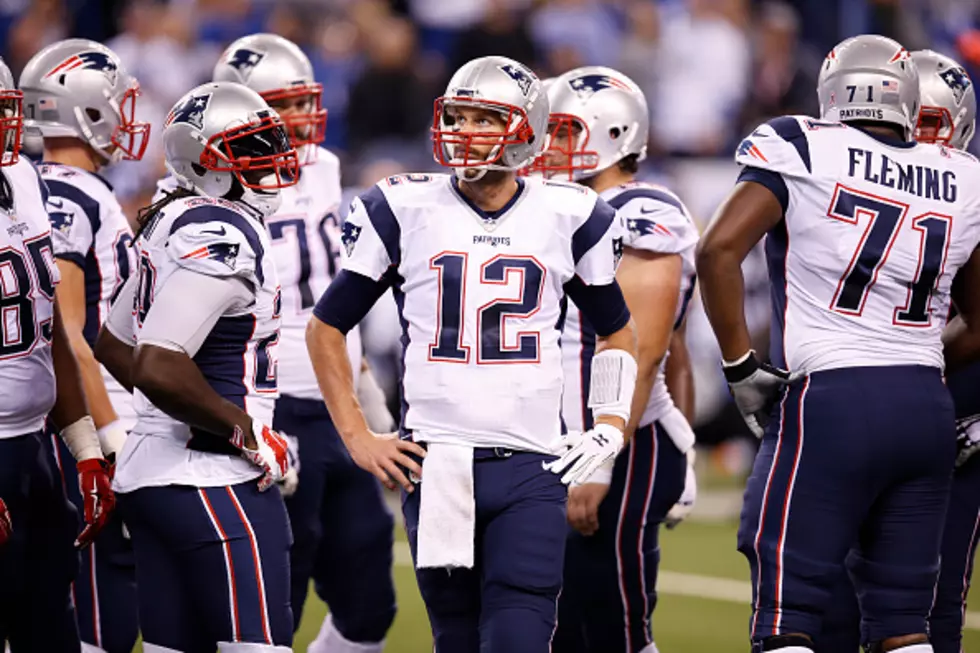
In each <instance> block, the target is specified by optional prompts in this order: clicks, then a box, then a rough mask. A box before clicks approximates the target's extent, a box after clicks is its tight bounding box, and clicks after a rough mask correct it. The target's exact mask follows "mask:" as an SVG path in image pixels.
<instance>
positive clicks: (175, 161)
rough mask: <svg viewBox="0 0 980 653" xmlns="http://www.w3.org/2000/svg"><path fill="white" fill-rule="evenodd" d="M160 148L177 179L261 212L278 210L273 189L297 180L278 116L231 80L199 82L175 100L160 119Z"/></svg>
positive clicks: (296, 162) (292, 151) (292, 153)
mask: <svg viewBox="0 0 980 653" xmlns="http://www.w3.org/2000/svg"><path fill="white" fill-rule="evenodd" d="M163 148H164V154H165V157H166V165H167V169H168V170H170V172H171V173H172V174H173V175H174V177H175V178H176V179H177V182H178V184H180V185H181V186H184V187H185V188H189V189H191V190H193V191H195V192H198V193H201V194H202V195H207V196H209V197H220V198H224V199H227V200H232V201H240V202H243V203H244V204H247V205H248V206H250V207H252V208H253V209H255V210H256V211H258V212H259V213H260V214H262V215H263V216H264V217H265V216H269V215H272V214H273V213H275V212H276V210H278V208H279V200H280V198H279V189H281V188H285V187H287V186H292V185H293V184H295V183H296V182H297V180H298V174H299V160H298V158H297V155H296V150H295V149H294V148H293V146H292V145H291V144H290V142H289V136H288V135H287V134H286V126H285V124H284V123H283V121H282V119H281V118H280V117H279V115H278V114H277V113H276V112H275V111H273V110H272V108H270V107H269V105H268V104H267V103H266V101H265V100H263V99H262V97H261V96H260V95H259V94H258V93H256V92H255V91H253V90H252V89H250V88H247V87H245V86H242V85H241V84H236V83H234V82H211V83H208V84H202V85H201V86H198V87H197V88H195V89H193V90H191V91H190V92H188V93H187V94H186V95H185V96H184V97H182V98H181V99H180V100H178V101H177V104H175V105H174V108H173V109H171V110H170V114H169V115H168V116H167V120H166V122H165V123H164V127H163Z"/></svg>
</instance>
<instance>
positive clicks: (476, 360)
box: [343, 174, 617, 452]
mask: <svg viewBox="0 0 980 653" xmlns="http://www.w3.org/2000/svg"><path fill="white" fill-rule="evenodd" d="M518 183H519V186H520V189H519V191H518V192H517V194H516V195H515V196H514V198H513V199H512V200H511V201H510V202H508V204H507V205H506V206H505V207H503V208H502V209H501V210H500V211H497V212H496V213H495V214H493V215H490V214H487V213H485V212H484V211H481V210H480V209H479V208H478V207H476V206H475V205H474V204H473V203H472V202H471V201H469V200H468V199H467V198H466V197H465V196H463V194H462V193H461V192H460V191H459V189H458V187H457V186H456V182H455V178H454V177H453V176H451V175H446V174H437V175H414V174H413V175H398V176H395V177H389V178H388V179H387V180H383V181H381V182H379V183H378V185H377V186H375V187H374V188H372V189H371V190H369V191H367V192H366V193H364V194H363V195H361V196H360V197H359V198H357V199H356V200H354V202H353V205H352V206H351V212H350V215H349V216H348V218H347V221H346V222H345V223H344V227H343V242H344V246H345V248H346V250H347V252H348V254H349V259H348V260H347V261H345V264H344V267H345V269H348V270H351V271H353V272H356V273H359V274H362V275H365V276H368V277H370V278H372V279H376V280H377V279H381V278H382V277H384V276H385V275H388V277H387V278H388V279H389V280H391V281H392V283H393V290H394V294H395V301H396V303H397V305H398V308H399V314H400V318H401V324H402V332H403V335H402V344H403V347H404V354H403V360H404V372H403V379H402V388H403V399H404V406H403V422H402V426H403V428H404V429H406V430H408V431H411V432H413V437H414V438H415V439H416V440H418V441H427V442H450V443H454V442H455V443H460V442H462V443H465V444H467V445H469V446H474V447H507V448H511V449H516V450H523V451H536V452H547V451H548V445H549V444H550V443H551V442H552V441H553V440H554V439H555V438H556V437H557V436H558V435H559V434H560V432H561V428H560V410H561V393H562V368H561V350H560V349H559V342H558V341H559V336H560V328H561V327H560V321H561V318H562V297H563V296H564V294H565V290H564V285H565V284H566V282H568V281H570V280H572V279H573V277H576V276H577V277H579V279H580V280H581V282H584V283H585V284H588V285H605V284H609V283H611V282H612V281H613V279H614V276H615V258H616V257H615V251H614V250H615V244H614V238H615V235H616V233H617V229H616V222H615V211H614V210H613V209H612V208H611V207H610V206H609V205H608V204H606V202H604V201H602V200H601V199H600V198H599V197H598V196H597V195H596V194H595V193H594V192H592V191H591V190H588V189H586V188H584V187H582V186H579V185H577V184H568V183H562V182H554V181H544V180H541V179H536V178H528V179H521V180H519V181H518Z"/></svg>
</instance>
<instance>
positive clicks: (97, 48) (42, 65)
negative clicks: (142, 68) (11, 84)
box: [20, 39, 150, 162]
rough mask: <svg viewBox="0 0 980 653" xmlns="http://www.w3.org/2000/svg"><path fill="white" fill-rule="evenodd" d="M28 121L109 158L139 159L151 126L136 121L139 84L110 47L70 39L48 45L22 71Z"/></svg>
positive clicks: (45, 133)
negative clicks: (79, 142) (83, 143)
mask: <svg viewBox="0 0 980 653" xmlns="http://www.w3.org/2000/svg"><path fill="white" fill-rule="evenodd" d="M20 88H21V90H22V91H23V92H24V104H25V105H26V111H27V117H28V120H27V122H26V124H27V125H28V126H32V127H36V128H38V129H39V130H40V132H41V135H42V136H44V137H45V138H58V137H68V138H77V139H79V140H81V141H83V142H85V143H87V144H88V145H90V146H91V147H92V149H93V150H95V152H96V153H97V154H98V155H99V156H101V157H102V158H103V159H104V160H105V161H106V162H115V161H119V160H122V159H129V160H138V159H140V158H141V157H142V156H143V152H144V151H145V150H146V144H147V141H148V139H149V135H150V125H149V123H145V122H137V121H136V119H135V115H136V98H137V96H139V92H140V91H139V83H137V81H136V79H134V78H133V77H132V76H131V75H130V74H129V73H128V72H126V69H125V68H124V67H123V65H122V62H120V61H119V57H117V56H116V54H115V53H114V52H113V51H112V50H110V49H109V48H107V47H105V46H104V45H101V44H100V43H96V42H95V41H89V40H87V39H68V40H66V41H59V42H57V43H54V44H52V45H49V46H48V47H46V48H44V49H43V50H41V51H40V52H38V53H37V54H35V55H34V56H33V57H31V60H30V61H28V62H27V66H26V67H25V68H24V72H22V73H21V75H20Z"/></svg>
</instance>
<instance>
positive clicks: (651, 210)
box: [640, 206, 657, 215]
mask: <svg viewBox="0 0 980 653" xmlns="http://www.w3.org/2000/svg"><path fill="white" fill-rule="evenodd" d="M656 212H657V209H650V210H649V211H647V210H646V209H645V208H643V207H642V206H641V207H640V213H642V214H643V215H646V214H647V213H656Z"/></svg>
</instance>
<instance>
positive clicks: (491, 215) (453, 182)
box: [449, 174, 525, 221]
mask: <svg viewBox="0 0 980 653" xmlns="http://www.w3.org/2000/svg"><path fill="white" fill-rule="evenodd" d="M516 181H517V192H516V193H514V194H513V196H511V198H510V199H509V200H507V203H506V204H504V205H503V206H502V207H500V208H499V209H497V210H496V211H484V210H483V209H481V208H480V207H479V206H477V205H476V204H475V203H474V202H473V200H471V199H470V198H468V197H467V196H466V195H464V194H463V191H461V190H460V189H459V185H458V184H459V178H458V177H456V175H455V174H454V175H453V176H452V177H451V178H450V180H449V187H450V188H452V189H453V193H454V194H455V195H456V197H458V198H459V199H460V200H462V201H463V203H464V204H466V206H468V207H470V208H471V209H472V210H473V212H474V213H476V214H477V215H478V216H480V217H481V218H483V219H484V220H488V221H493V220H496V219H497V218H499V217H500V216H502V215H504V214H505V213H507V211H510V209H511V207H513V206H514V204H516V203H517V200H519V199H520V198H521V197H523V195H524V187H525V184H524V180H523V179H521V178H520V177H518V178H517V180H516Z"/></svg>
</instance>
